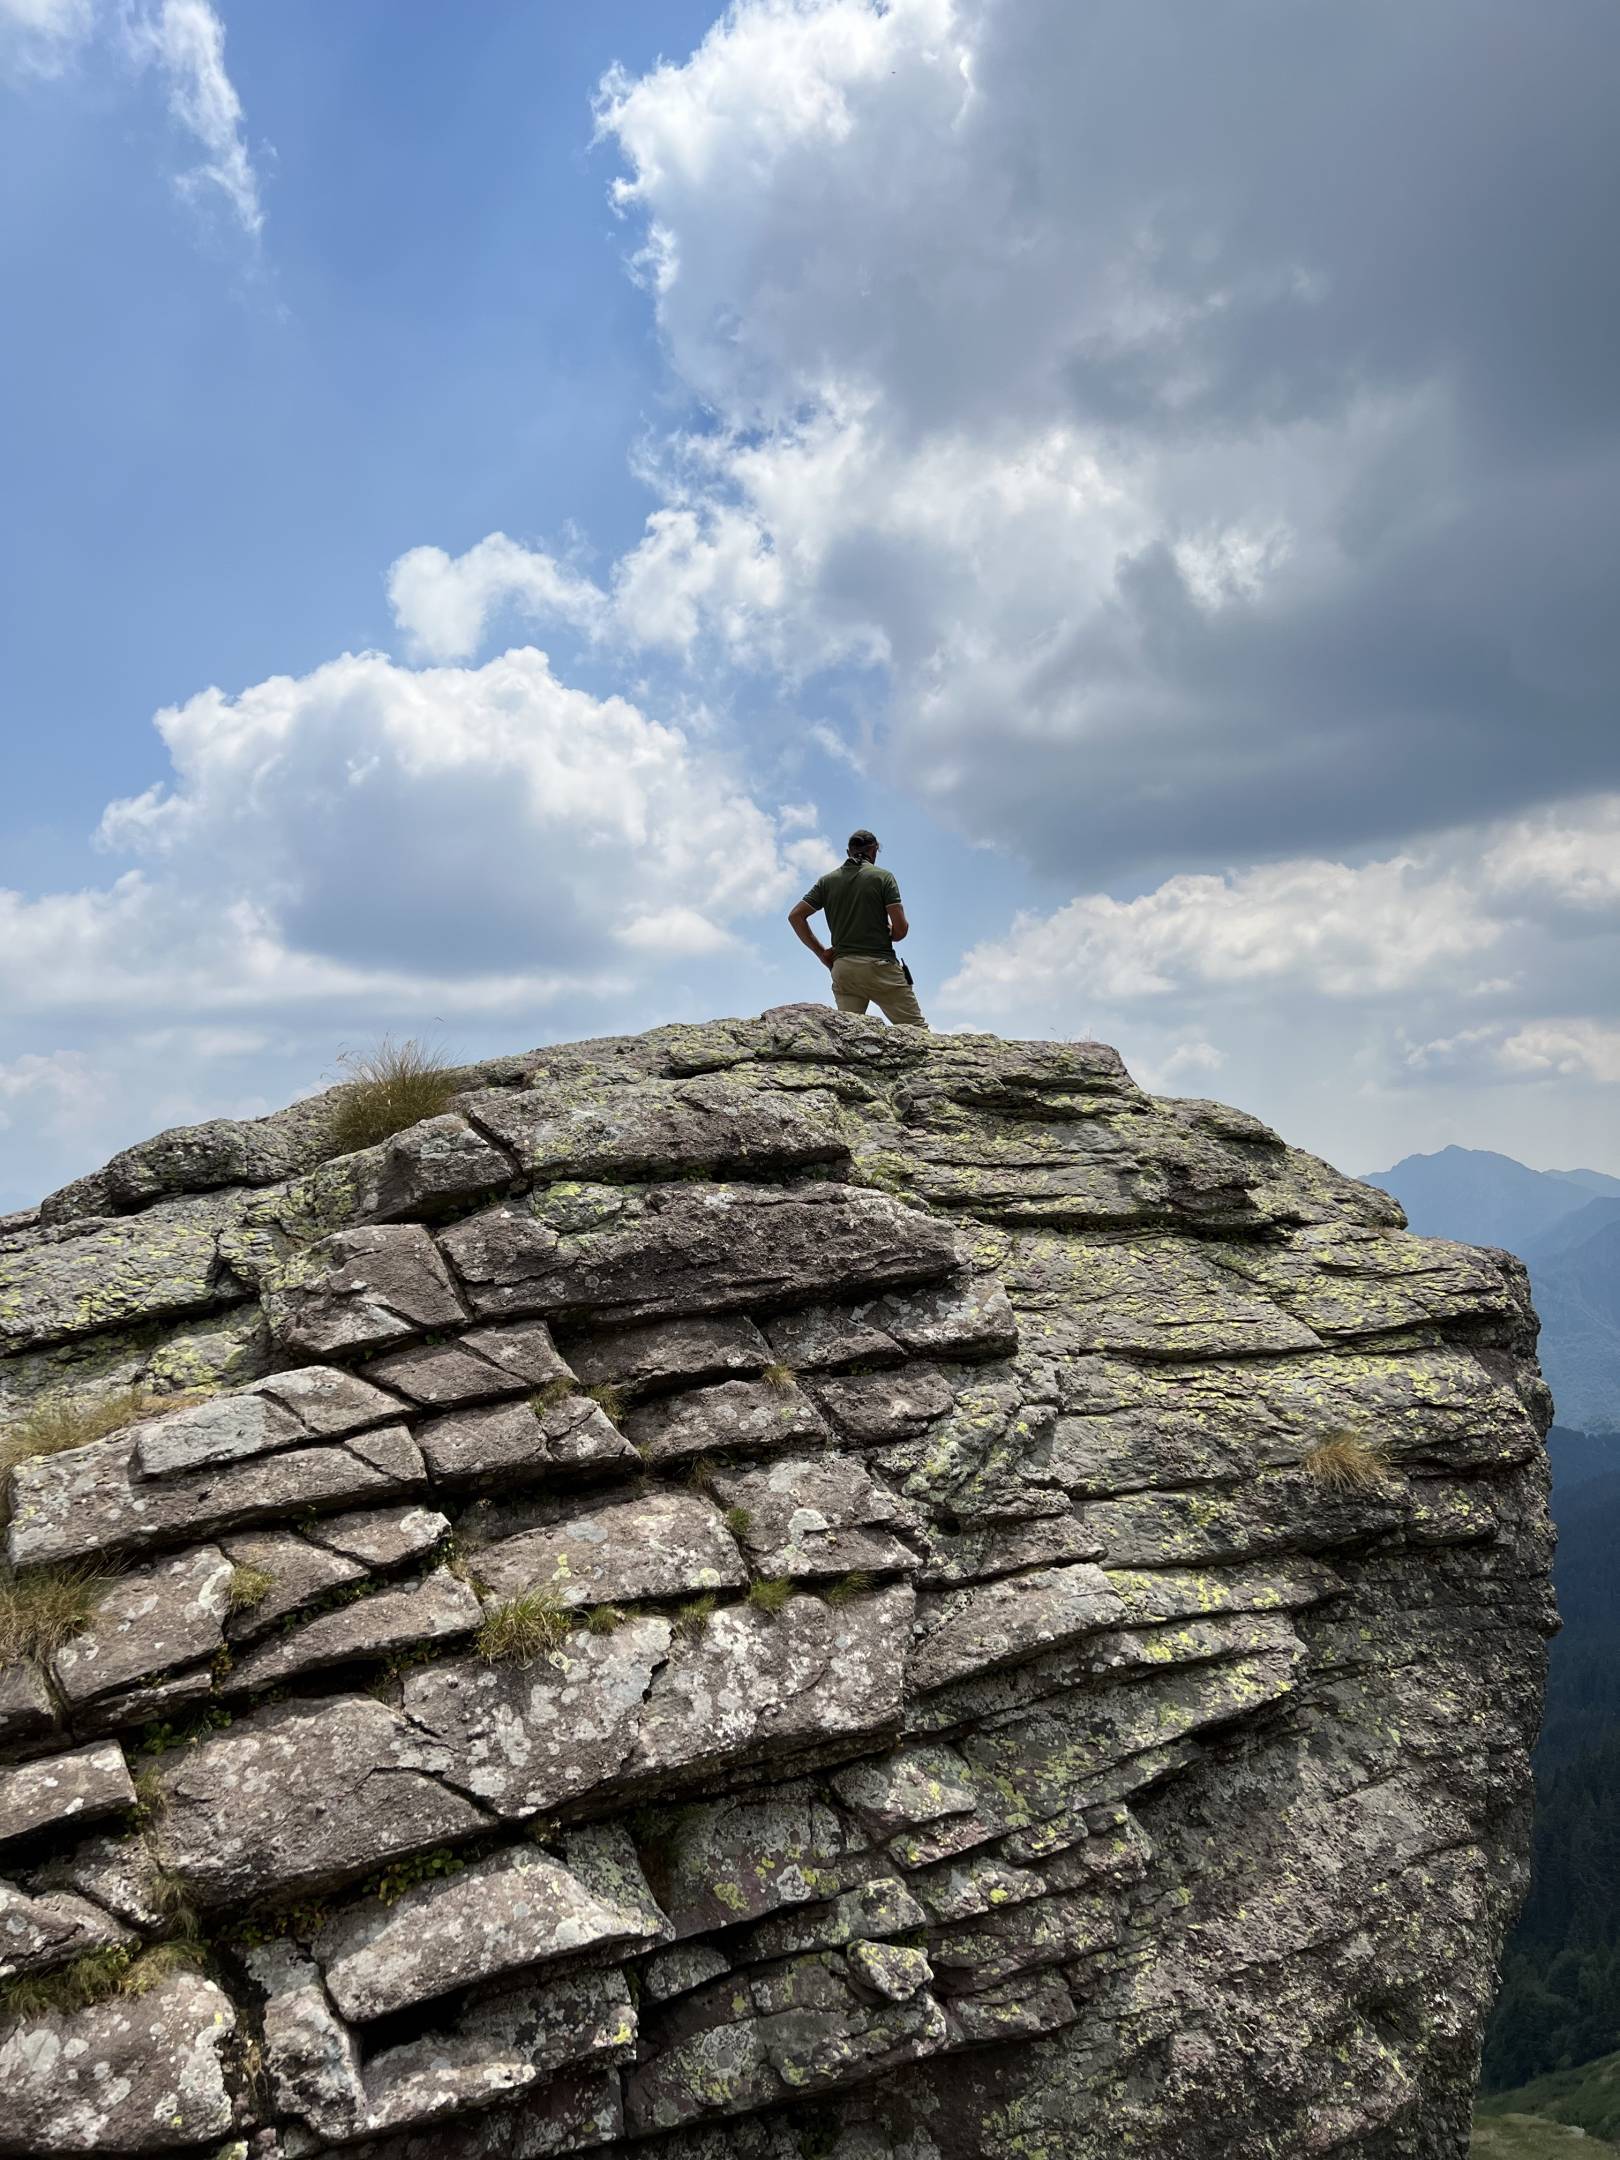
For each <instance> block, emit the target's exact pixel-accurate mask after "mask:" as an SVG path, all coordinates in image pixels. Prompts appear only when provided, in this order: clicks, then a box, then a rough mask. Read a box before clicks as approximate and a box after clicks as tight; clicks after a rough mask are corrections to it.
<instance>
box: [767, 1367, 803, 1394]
mask: <svg viewBox="0 0 1620 2160" xmlns="http://www.w3.org/2000/svg"><path fill="white" fill-rule="evenodd" d="M759 1377H760V1378H761V1379H762V1380H763V1381H764V1383H765V1385H766V1386H767V1387H774V1388H783V1389H786V1388H790V1387H792V1386H794V1384H795V1381H796V1377H797V1376H796V1375H795V1373H794V1370H793V1367H792V1366H791V1365H780V1364H777V1365H767V1366H766V1368H765V1370H764V1371H763V1372H762V1373H761V1374H760V1376H759Z"/></svg>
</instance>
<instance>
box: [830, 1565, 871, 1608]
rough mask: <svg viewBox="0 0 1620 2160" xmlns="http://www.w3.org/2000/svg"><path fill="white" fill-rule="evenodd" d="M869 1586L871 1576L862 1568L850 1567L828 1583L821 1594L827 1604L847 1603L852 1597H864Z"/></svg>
mask: <svg viewBox="0 0 1620 2160" xmlns="http://www.w3.org/2000/svg"><path fill="white" fill-rule="evenodd" d="M871 1587H872V1578H871V1576H870V1575H868V1574H867V1572H866V1570H865V1569H864V1568H851V1569H850V1571H849V1573H848V1574H847V1575H840V1576H839V1578H838V1580H837V1581H836V1582H834V1583H829V1584H828V1585H827V1587H826V1589H825V1590H823V1591H822V1593H821V1595H822V1598H823V1599H824V1601H825V1602H826V1603H827V1604H829V1605H847V1604H849V1602H850V1600H851V1599H852V1598H858V1597H865V1595H866V1593H867V1591H868V1590H870V1589H871Z"/></svg>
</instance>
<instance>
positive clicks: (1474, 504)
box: [0, 0, 1620, 1209]
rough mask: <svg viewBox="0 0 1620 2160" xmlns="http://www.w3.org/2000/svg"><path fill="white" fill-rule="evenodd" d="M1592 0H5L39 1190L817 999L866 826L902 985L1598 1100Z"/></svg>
mask: <svg viewBox="0 0 1620 2160" xmlns="http://www.w3.org/2000/svg"><path fill="white" fill-rule="evenodd" d="M1617 47H1620V31H1617V29H1616V25H1615V19H1614V17H1613V15H1612V11H1610V10H1608V9H1606V8H1604V7H1602V6H1600V5H1598V4H1596V0H1590V4H1589V0H1569V4H1568V6H1567V7H1566V8H1565V9H1563V10H1561V11H1560V13H1559V15H1558V17H1557V18H1556V22H1555V24H1554V25H1553V27H1551V28H1548V27H1546V26H1545V25H1543V28H1542V30H1541V31H1539V32H1535V33H1532V31H1531V29H1530V27H1529V18H1528V17H1527V16H1526V15H1525V14H1524V13H1523V11H1521V10H1519V9H1517V8H1515V7H1513V6H1510V5H1508V4H1507V0H1502V4H1501V5H1497V4H1496V0H1483V4H1482V5H1479V6H1467V7H1465V6H1463V5H1462V4H1461V0H1456V4H1452V0H1423V4H1422V5H1420V6H1418V7H1416V8H1414V9H1412V10H1410V11H1405V12H1403V14H1402V16H1401V17H1400V18H1399V19H1398V20H1397V19H1396V18H1393V17H1390V16H1388V15H1385V14H1383V13H1382V12H1380V11H1351V12H1350V13H1349V14H1347V13H1346V12H1345V11H1342V10H1337V9H1335V8H1332V7H1330V6H1327V5H1326V4H1322V5H1315V4H1311V0H1307V4H1304V5H1300V6H1297V7H1289V8H1281V7H1278V6H1276V5H1272V4H1268V0H1233V4H1232V5H1231V7H1230V8H1227V9H1223V10H1214V11H1207V10H1201V11H1197V12H1196V13H1193V12H1190V11H1188V10H1186V9H1185V8H1178V7H1177V6H1176V5H1175V4H1174V0H1163V4H1160V0H1140V4H1138V0H1132V4H1131V5H1125V4H1124V0H1118V4H1112V0H1110V4H1103V0H1097V4H1094V5H1093V4H1087V5H1084V6H1079V7H1077V6H1074V5H1072V4H1071V0H1027V5H1025V6H1023V7H1020V8H1018V9H1009V8H1008V7H1007V6H1006V5H1005V4H999V0H889V4H883V0H738V5H736V6H735V7H733V8H731V9H730V10H729V11H723V10H721V9H719V8H717V7H715V6H713V5H704V6H683V5H678V4H669V0H664V4H660V5H658V6H652V5H632V4H629V0H622V4H621V0H598V4H597V5H595V6H593V7H591V8H588V9H586V8H572V7H563V6H553V5H534V4H518V0H512V4H506V0H481V4H480V5H479V6H478V7H475V8H465V9H461V8H457V9H451V8H446V7H444V6H442V5H438V4H431V5H429V4H414V0H345V5H344V6H342V7H340V8H334V7H331V6H328V5H324V4H322V5H316V4H313V0H278V4H277V5H276V6H275V7H274V8H267V7H253V6H247V5H230V4H228V0H226V4H223V5H219V6H214V7H211V6H209V5H208V4H207V0H131V4H130V5H127V6H123V7H118V6H114V5H113V4H111V0H0V100H3V104H4V125H3V127H0V196H3V204H4V211H3V224H0V249H3V263H0V270H3V275H4V279H5V285H6V291H7V296H8V301H9V310H8V313H9V319H10V321H11V323H12V324H13V325H17V326H20V334H14V335H13V336H11V337H9V338H8V339H7V340H6V341H5V345H4V348H3V352H0V367H3V368H4V370H5V388H6V399H5V409H6V412H7V415H8V422H9V425H8V441H7V456H6V472H7V480H8V485H7V488H6V492H5V515H4V519H3V524H0V530H3V535H4V537H3V546H4V550H5V560H4V573H5V574H4V582H3V586H0V593H3V598H0V607H3V609H4V625H3V628H4V637H3V640H0V651H3V654H4V658H3V662H0V668H3V674H0V698H3V706H0V710H3V713H4V726H5V740H6V771H7V775H8V780H9V783H10V784H9V785H8V787H7V789H6V790H5V793H4V797H3V800H0V892H3V895H4V897H3V898H0V933H3V939H0V1209H4V1208H6V1207H8V1206H10V1207H15V1206H21V1205H24V1204H26V1203H27V1202H29V1201H31V1200H32V1199H34V1198H37V1197H38V1195H39V1194H40V1192H41V1191H43V1190H46V1189H48V1188H49V1187H50V1186H52V1185H54V1184H56V1183H59V1182H61V1181H62V1180H64V1179H66V1178H67V1177H69V1176H72V1175H74V1174H76V1173H78V1172H80V1171H82V1170H85V1169H87V1168H89V1167H91V1166H92V1165H93V1163H94V1162H95V1161H96V1160H98V1159H100V1158H101V1157H102V1156H103V1155H105V1154H106V1153H107V1152H108V1151H109V1150H111V1149H112V1148H114V1147H117V1146H119V1145H123V1144H126V1143H128V1142H129V1141H131V1140H134V1139H136V1138H139V1137H143V1136H144V1135H145V1134H146V1133H148V1132H149V1131H151V1130H153V1129H155V1128H156V1127H157V1126H159V1125H163V1124H167V1123H175V1122H182V1121H187V1120H190V1119H193V1118H197V1117H202V1116H207V1115H215V1114H233V1115H241V1114H252V1113H253V1112H254V1111H256V1110H260V1109H265V1108H269V1107H272V1106H274V1105H275V1104H277V1103H279V1102H280V1101H282V1100H285V1099H287V1098H288V1097H289V1096H290V1095H292V1094H294V1093H297V1092H299V1091H301V1090H303V1089H306V1088H309V1087H312V1086H315V1085H318V1084H320V1082H321V1081H322V1080H323V1079H324V1078H328V1077H330V1076H331V1074H332V1072H333V1069H334V1060H335V1059H336V1057H337V1056H338V1054H339V1051H340V1050H341V1048H342V1047H343V1046H344V1045H355V1044H359V1043H364V1042H366V1041H369V1040H370V1039H372V1038H374V1037H375V1036H376V1035H377V1034H378V1033H380V1032H381V1031H382V1030H384V1029H393V1030H396V1031H403V1032H413V1033H428V1034H431V1035H434V1036H436V1037H438V1038H439V1039H441V1040H442V1041H444V1042H445V1043H446V1045H447V1046H448V1047H450V1048H451V1049H453V1050H455V1051H457V1052H459V1053H465V1054H468V1055H472V1054H478V1053H482V1052H486V1051H493V1050H497V1049H507V1048H513V1047H518V1046H523V1045H527V1044H529V1043H532V1042H537V1041H542V1040H547V1039H558V1038H560V1037H566V1036H569V1035H576V1034H595V1033H601V1032H607V1031H610V1030H614V1029H620V1028H628V1027H639V1026H644V1025H649V1024H652V1023H654V1022H656V1021H657V1020H660V1019H663V1018H668V1017H673V1016H675V1015H677V1014H691V1013H708V1012H715V1011H745V1012H746V1011H753V1010H758V1009H759V1008H760V1007H761V1006H762V1005H764V1004H767V1003H774V1002H781V1001H784V1000H786V999H788V998H792V997H796V996H801V995H802V996H819V995H822V994H824V983H823V982H822V981H821V980H820V979H819V978H818V974H817V971H815V969H814V964H813V963H812V962H809V961H808V959H807V957H804V956H801V955H800V953H799V951H798V949H797V948H796V947H795V946H793V945H792V943H791V941H790V940H789V939H788V937H787V934H786V931H785V927H784V925H783V923H782V916H783V914H784V912H785V908H786V906H787V904H788V903H789V901H791V899H792V898H794V897H795V896H796V895H797V893H798V891H799V890H801V889H802V888H803V885H804V884H806V883H808V882H809V876H810V874H812V872H813V870H814V868H815V867H817V866H818V865H819V864H820V863H822V862H823V861H825V860H828V859H830V858H831V857H835V856H836V855H837V854H838V853H839V852H840V849H839V847H838V846H837V843H838V841H839V840H840V839H841V836H842V834H843V833H844V832H845V831H847V830H848V828H849V826H850V825H851V824H853V823H855V822H857V821H858V822H862V823H868V824H871V825H873V826H874V827H875V828H876V829H878V830H879V831H880V832H881V833H882V834H883V836H884V840H885V845H886V856H885V859H886V860H887V861H888V862H890V863H891V864H892V866H893V867H894V868H896V870H897V871H898V872H899V874H900V875H901V878H902V882H903V884H904V887H905V891H906V896H907V900H908V903H909V904H910V907H911V911H912V915H913V920H914V923H915V926H916V927H915V934H914V936H915V942H914V945H913V948H912V957H913V964H914V966H916V967H917V970H918V974H919V987H920V988H921V989H922V990H923V992H924V998H925V1004H926V1005H927V1006H928V1008H929V1009H930V1012H931V1015H932V1017H933V1018H934V1019H935V1021H936V1024H940V1025H946V1026H956V1027H960V1026H973V1025H982V1026H991V1027H995V1028H997V1029H999V1030H1001V1031H1002V1032H1005V1033H1031V1034H1042V1035H1047V1034H1056V1035H1074V1034H1081V1033H1093V1032H1094V1033H1098V1034H1102V1035H1105V1036H1106V1037H1107V1038H1108V1039H1109V1040H1112V1041H1115V1042H1117V1043H1118V1044H1119V1046H1120V1047H1121V1049H1122V1050H1123V1052H1124V1054H1125V1056H1126V1058H1127V1061H1128V1062H1129V1063H1130V1064H1131V1065H1132V1067H1133V1069H1134V1070H1136V1071H1137V1072H1138V1075H1139V1077H1141V1078H1143V1079H1144V1080H1145V1081H1146V1082H1147V1083H1148V1084H1150V1085H1154V1086H1158V1087H1161V1088H1163V1089H1166V1090H1168V1091H1171V1092H1176V1093H1209V1094H1215V1095H1219V1096H1222V1097H1225V1098H1227V1099H1229V1100H1233V1101H1236V1102H1240V1103H1242V1104H1243V1105H1244V1106H1245V1107H1247V1108H1249V1109H1251V1110H1255V1111H1257V1112H1259V1113H1260V1114H1261V1115H1263V1116H1266V1117H1268V1118H1270V1119H1271V1120H1272V1121H1273V1122H1275V1123H1277V1124H1278V1125H1279V1126H1280V1127H1281V1129H1283V1130H1284V1131H1285V1133H1286V1134H1287V1136H1288V1137H1289V1138H1291V1139H1295V1140H1298V1141H1300V1142H1302V1143H1304V1144H1307V1145H1310V1146H1313V1147H1316V1148H1318V1149H1319V1150H1321V1151H1322V1152H1325V1153H1328V1154H1331V1155H1334V1156H1335V1157H1337V1158H1338V1159H1339V1160H1341V1161H1343V1162H1345V1163H1346V1164H1347V1166H1349V1167H1352V1168H1356V1167H1371V1166H1373V1165H1374V1164H1375V1163H1378V1162H1382V1161H1384V1160H1389V1159H1393V1158H1394V1157H1395V1156H1396V1155H1398V1154H1401V1153H1404V1152H1407V1151H1408V1150H1410V1149H1414V1148H1429V1147H1436V1146H1440V1145H1443V1144H1445V1143H1446V1142H1448V1141H1452V1140H1456V1141H1461V1142H1463V1143H1464V1144H1472V1145H1481V1146H1494V1147H1500V1148H1503V1149H1505V1150H1506V1151H1508V1152H1511V1153H1515V1154H1518V1155H1520V1156H1521V1157H1522V1158H1523V1159H1526V1160H1529V1161H1531V1162H1533V1163H1537V1164H1562V1163H1566V1162H1569V1161H1574V1160H1576V1159H1584V1160H1587V1161H1589V1162H1592V1163H1594V1164H1596V1165H1597V1166H1598V1167H1601V1168H1608V1169H1620V1154H1617V1152H1616V1139H1615V1134H1616V1129H1617V1120H1616V1117H1615V1105H1616V1096H1617V1091H1620V1015H1617V1012H1616V999H1615V984H1616V980H1617V978H1620V970H1617V969H1616V966H1615V961H1616V942H1617V926H1620V868H1617V863H1620V794H1617V792H1616V790H1617V788H1620V775H1617V773H1616V769H1615V768H1616V764H1617V763H1620V758H1617V750H1616V730H1615V727H1614V723H1613V716H1612V698H1613V685H1614V674H1615V669H1614V663H1615V650H1614V631H1613V629H1612V626H1611V625H1610V623H1609V620H1608V618H1609V615H1610V614H1611V613H1612V609H1611V607H1610V605H1609V600H1610V595H1611V590H1612V583H1613V575H1614V571H1615V568H1616V557H1617V547H1616V539H1617V532H1620V525H1617V515H1620V513H1617V511H1616V508H1615V505H1616V502H1617V501H1620V489H1616V487H1615V486H1614V481H1615V479H1616V478H1617V477H1620V474H1617V472H1616V467H1617V465H1620V425H1617V413H1616V401H1615V392H1614V386H1613V381H1612V370H1611V369H1609V368H1608V367H1607V366H1605V365H1603V364H1602V362H1601V359H1600V356H1601V354H1603V353H1605V352H1612V342H1611V333H1612V328H1613V324H1614V319H1615V315H1616V313H1617V312H1620V307H1617V304H1616V293H1615V270H1614V265H1613V261H1612V249H1611V248H1610V247H1609V246H1608V244H1607V241H1606V237H1605V226H1604V219H1603V215H1602V206H1603V205H1604V204H1605V203H1608V204H1611V205H1612V202H1613V200H1614V197H1615V186H1614V183H1615V180H1616V178H1617V174H1616V162H1617V161H1616V152H1615V146H1614V143H1613V140H1612V136H1613V130H1612V128H1611V127H1610V126H1609V124H1608V120H1607V118H1606V115H1605V110H1604V100H1603V97H1602V95H1601V92H1600V89H1599V87H1598V86H1599V85H1601V84H1602V83H1604V82H1606V81H1612V79H1613V78H1612V70H1613V63H1614V61H1615V59H1616V57H1617V56H1620V53H1617ZM368 654H369V655H373V656H375V657H373V658H371V659H369V660H368V659H365V658H364V657H362V656H365V655H368ZM542 654H543V655H544V656H545V657H544V658H541V657H539V656H540V655H542ZM165 714H167V715H169V716H170V717H168V718H166V719H160V716H162V715H165ZM155 722H156V723H158V724H155Z"/></svg>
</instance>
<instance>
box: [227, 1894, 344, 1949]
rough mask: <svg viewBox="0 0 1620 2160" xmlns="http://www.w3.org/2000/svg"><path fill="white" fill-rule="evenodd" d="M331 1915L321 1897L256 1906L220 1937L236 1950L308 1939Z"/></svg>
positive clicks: (312, 1938)
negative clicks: (289, 1902)
mask: <svg viewBox="0 0 1620 2160" xmlns="http://www.w3.org/2000/svg"><path fill="white" fill-rule="evenodd" d="M331 1917H332V1908H331V1907H330V1906H329V1905H328V1904H327V1903H326V1902H325V1900H324V1899H321V1898H304V1899H302V1900H300V1901H299V1902H298V1903H296V1904H292V1905H259V1906H256V1907H254V1909H253V1910H252V1911H251V1912H246V1913H243V1914H242V1916H241V1917H240V1919H238V1920H236V1921H235V1922H233V1923H232V1925H231V1927H230V1928H229V1930H228V1932H227V1934H226V1936H225V1938H224V1939H225V1940H226V1941H228V1942H229V1943H230V1944H231V1946H232V1947H233V1948H234V1949H238V1950H257V1949H259V1948H260V1947H261V1945H263V1944H264V1943H267V1942H282V1941H286V1940H289V1939H292V1940H296V1941H299V1942H311V1941H313V1940H314V1938H315V1937H316V1936H317V1935H318V1934H319V1933H320V1932H321V1930H322V1928H323V1927H325V1926H326V1924H327V1922H328V1921H329V1920H330V1919H331Z"/></svg>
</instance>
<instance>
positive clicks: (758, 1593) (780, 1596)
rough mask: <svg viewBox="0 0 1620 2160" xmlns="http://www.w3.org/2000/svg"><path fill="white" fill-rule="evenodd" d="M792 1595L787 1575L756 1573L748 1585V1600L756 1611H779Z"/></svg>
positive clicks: (791, 1585) (790, 1578)
mask: <svg viewBox="0 0 1620 2160" xmlns="http://www.w3.org/2000/svg"><path fill="white" fill-rule="evenodd" d="M792 1595H793V1580H792V1577H791V1576H788V1575H758V1576H756V1577H755V1578H754V1580H753V1581H752V1582H751V1583H750V1584H749V1585H748V1602H749V1604H750V1605H752V1606H753V1608H754V1610H755V1611H756V1612H763V1613H779V1612H780V1611H781V1610H782V1607H783V1606H784V1605H785V1604H786V1603H787V1601H788V1599H789V1598H790V1597H791V1596H792Z"/></svg>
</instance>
